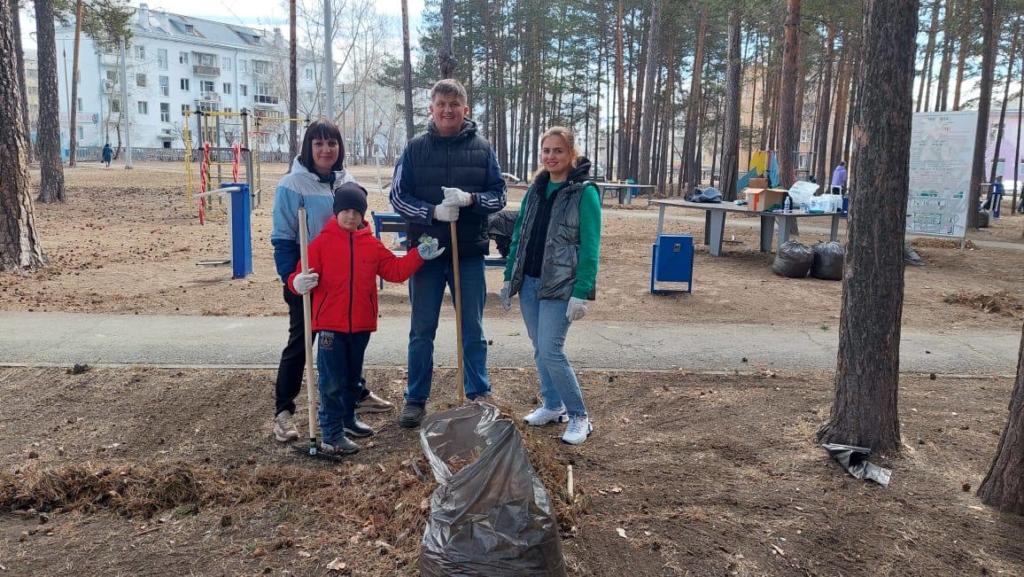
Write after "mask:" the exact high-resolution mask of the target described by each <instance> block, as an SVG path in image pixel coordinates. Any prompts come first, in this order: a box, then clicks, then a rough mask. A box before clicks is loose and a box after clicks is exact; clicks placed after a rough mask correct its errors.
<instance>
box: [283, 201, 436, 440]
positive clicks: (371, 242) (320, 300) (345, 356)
mask: <svg viewBox="0 0 1024 577" xmlns="http://www.w3.org/2000/svg"><path fill="white" fill-rule="evenodd" d="M365 213H366V189H364V188H363V187H361V186H359V185H358V184H356V183H354V182H350V183H346V184H344V185H342V186H341V187H340V188H339V189H338V190H337V191H336V192H335V193H334V214H335V219H334V220H330V221H328V222H327V225H326V226H324V228H323V230H322V231H321V232H320V235H319V236H318V237H316V239H315V240H313V242H312V243H311V244H310V245H309V272H308V273H303V272H302V264H301V263H300V264H299V265H298V267H297V270H296V271H295V272H294V273H292V275H291V276H290V277H289V278H288V286H289V288H290V289H291V290H292V291H293V292H295V293H296V294H300V295H301V294H306V293H307V292H310V291H312V294H311V297H312V329H313V330H314V331H318V332H319V337H318V340H317V343H318V345H317V346H318V349H317V351H318V353H317V361H316V364H317V371H318V373H319V375H320V376H319V379H318V385H319V388H320V410H319V412H318V416H319V418H320V434H321V437H322V439H323V443H322V447H321V450H322V451H323V452H325V453H328V454H336V455H349V454H352V453H355V452H357V451H359V445H357V444H356V443H354V442H353V441H352V440H351V439H349V438H348V437H347V436H346V434H348V435H351V436H353V437H369V436H370V435H373V432H374V431H373V429H371V428H370V427H368V426H367V425H366V424H365V423H363V422H362V421H359V420H358V419H357V418H356V413H355V410H356V404H357V403H358V401H359V398H358V395H359V387H358V383H359V376H360V375H361V374H362V372H363V355H364V354H365V352H366V345H367V344H368V343H369V342H370V333H372V332H373V331H375V330H377V275H380V276H381V277H382V278H383V279H384V280H386V281H388V282H393V283H399V282H404V281H406V280H408V278H409V277H410V276H412V274H413V273H414V272H416V270H418V269H419V268H420V267H421V266H423V261H424V260H431V259H434V258H437V256H438V255H440V254H441V253H442V252H444V249H443V248H442V249H440V250H439V249H438V248H437V244H438V243H437V239H431V238H426V237H424V238H426V242H424V239H420V245H419V246H418V247H417V249H416V250H413V251H410V252H409V253H408V254H406V255H405V256H404V257H402V258H398V257H396V256H395V255H394V254H393V253H392V252H391V251H390V250H388V249H387V248H386V247H385V246H384V245H383V244H382V243H381V242H380V240H378V239H377V237H375V236H374V235H373V232H372V231H371V230H370V227H369V225H368V223H367V222H366V221H365V220H363V215H364V214H365Z"/></svg>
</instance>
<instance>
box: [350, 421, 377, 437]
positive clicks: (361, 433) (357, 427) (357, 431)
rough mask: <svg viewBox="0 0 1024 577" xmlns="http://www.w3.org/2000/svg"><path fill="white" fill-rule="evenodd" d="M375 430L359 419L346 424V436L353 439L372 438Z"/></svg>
mask: <svg viewBox="0 0 1024 577" xmlns="http://www.w3.org/2000/svg"><path fill="white" fill-rule="evenodd" d="M373 433H374V430H373V429H371V428H370V426H369V425H367V424H366V423H364V422H362V421H360V420H359V419H352V422H351V423H345V434H346V435H352V436H353V437H371V436H373Z"/></svg>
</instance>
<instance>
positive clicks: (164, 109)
mask: <svg viewBox="0 0 1024 577" xmlns="http://www.w3.org/2000/svg"><path fill="white" fill-rule="evenodd" d="M170 121H171V103H170V102H161V103H160V122H170Z"/></svg>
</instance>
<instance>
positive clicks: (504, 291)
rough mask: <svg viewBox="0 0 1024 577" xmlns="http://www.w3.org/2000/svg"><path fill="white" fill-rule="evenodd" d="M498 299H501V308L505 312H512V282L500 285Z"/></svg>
mask: <svg viewBox="0 0 1024 577" xmlns="http://www.w3.org/2000/svg"><path fill="white" fill-rule="evenodd" d="M498 298H500V299H501V308H503V309H505V312H509V311H510V310H512V282H511V281H505V284H503V285H501V292H499V293H498Z"/></svg>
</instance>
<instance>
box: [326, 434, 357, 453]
mask: <svg viewBox="0 0 1024 577" xmlns="http://www.w3.org/2000/svg"><path fill="white" fill-rule="evenodd" d="M359 448H360V447H359V445H357V444H355V442H354V441H352V439H349V438H348V437H346V436H345V435H342V436H341V437H339V438H337V439H335V440H334V441H332V442H330V443H328V442H326V441H324V442H323V443H320V452H321V453H323V454H325V455H334V456H340V455H354V454H355V453H358V452H359Z"/></svg>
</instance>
